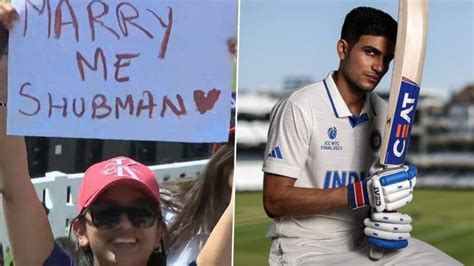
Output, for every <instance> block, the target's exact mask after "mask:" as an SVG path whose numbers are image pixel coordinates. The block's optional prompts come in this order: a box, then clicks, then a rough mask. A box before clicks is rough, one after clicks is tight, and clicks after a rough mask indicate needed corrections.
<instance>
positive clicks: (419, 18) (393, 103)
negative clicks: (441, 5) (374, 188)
mask: <svg viewBox="0 0 474 266" xmlns="http://www.w3.org/2000/svg"><path fill="white" fill-rule="evenodd" d="M427 33H428V0H400V3H399V9H398V29H397V42H396V46H395V61H394V64H393V66H394V67H393V75H392V82H391V85H390V96H389V103H388V110H387V112H388V113H387V122H386V125H385V133H384V136H383V139H382V145H381V149H380V164H381V165H382V166H384V167H385V168H389V167H396V166H400V165H402V164H403V163H404V162H405V156H406V153H407V150H408V144H409V142H410V134H411V130H412V126H413V122H414V118H415V112H416V105H417V103H418V96H419V91H420V84H421V79H422V76H423V64H424V61H425V48H426V40H427ZM382 256H383V250H382V249H379V248H377V247H374V246H373V247H372V249H371V251H370V257H371V258H373V259H379V258H381V257H382Z"/></svg>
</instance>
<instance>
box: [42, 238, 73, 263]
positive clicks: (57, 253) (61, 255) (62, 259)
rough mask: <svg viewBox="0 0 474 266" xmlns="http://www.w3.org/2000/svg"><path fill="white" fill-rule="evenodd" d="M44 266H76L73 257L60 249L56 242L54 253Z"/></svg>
mask: <svg viewBox="0 0 474 266" xmlns="http://www.w3.org/2000/svg"><path fill="white" fill-rule="evenodd" d="M43 265H44V266H57V265H64V266H68V265H69V266H74V263H73V261H72V259H71V257H70V256H69V255H68V254H67V253H66V252H65V251H64V250H63V249H62V248H61V247H60V246H58V244H56V242H55V243H54V249H53V252H51V255H49V257H48V259H47V260H46V261H45V262H44V264H43Z"/></svg>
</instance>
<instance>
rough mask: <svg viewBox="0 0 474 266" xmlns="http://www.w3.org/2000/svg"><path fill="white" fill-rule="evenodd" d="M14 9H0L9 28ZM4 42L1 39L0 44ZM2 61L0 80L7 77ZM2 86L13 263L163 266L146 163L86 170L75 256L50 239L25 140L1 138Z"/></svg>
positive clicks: (155, 190) (156, 203)
mask: <svg viewBox="0 0 474 266" xmlns="http://www.w3.org/2000/svg"><path fill="white" fill-rule="evenodd" d="M15 18H16V16H15V11H14V10H13V9H12V8H11V7H10V5H9V4H2V5H0V21H2V23H3V25H5V26H8V25H11V24H12V22H13V21H14V20H15ZM3 41H4V40H3ZM6 61H7V57H6V56H3V57H2V60H1V65H2V66H1V69H2V70H3V71H2V73H0V74H1V75H2V76H1V77H0V79H1V80H6V71H5V68H6ZM6 98H7V97H6V84H0V154H1V156H0V193H1V194H2V196H3V209H4V213H5V220H6V225H7V230H8V236H9V239H10V245H11V250H12V252H13V257H14V263H15V264H16V265H77V264H78V265H112V264H113V265H166V259H165V257H164V254H163V252H162V249H163V246H162V238H163V236H164V234H165V232H166V227H165V225H164V222H163V219H162V216H161V208H160V193H159V186H158V183H157V182H156V178H155V175H154V173H153V172H152V171H150V170H149V169H148V167H146V166H145V165H142V164H140V163H138V162H135V161H133V160H131V159H129V158H126V157H117V158H113V159H110V160H107V161H104V162H100V163H97V164H95V165H93V166H91V167H90V168H89V169H88V170H87V171H86V173H85V175H84V178H83V180H82V183H81V186H80V190H79V195H78V215H77V217H76V218H75V219H74V220H73V223H72V228H73V231H74V233H75V234H76V236H77V243H76V245H77V247H78V248H77V254H75V255H71V254H67V253H66V252H65V251H63V250H62V249H61V248H60V247H59V246H58V245H57V244H56V243H55V241H54V239H53V234H52V231H51V228H50V224H49V221H48V218H47V215H46V213H45V211H44V208H43V206H42V204H41V202H40V201H39V200H38V198H37V196H36V192H35V190H34V187H33V185H32V183H31V181H30V179H29V178H28V176H29V173H28V164H27V156H26V147H25V141H24V139H23V138H22V137H13V136H7V135H6V102H7V101H6Z"/></svg>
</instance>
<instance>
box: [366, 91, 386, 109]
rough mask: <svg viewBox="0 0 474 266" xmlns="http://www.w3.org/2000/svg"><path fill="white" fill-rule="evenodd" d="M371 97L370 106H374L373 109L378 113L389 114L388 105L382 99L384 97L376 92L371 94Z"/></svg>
mask: <svg viewBox="0 0 474 266" xmlns="http://www.w3.org/2000/svg"><path fill="white" fill-rule="evenodd" d="M369 97H370V104H371V105H372V107H373V108H374V110H375V111H376V112H377V113H386V112H387V108H388V104H387V102H386V101H385V100H384V99H382V97H380V96H379V95H378V94H377V93H375V92H369Z"/></svg>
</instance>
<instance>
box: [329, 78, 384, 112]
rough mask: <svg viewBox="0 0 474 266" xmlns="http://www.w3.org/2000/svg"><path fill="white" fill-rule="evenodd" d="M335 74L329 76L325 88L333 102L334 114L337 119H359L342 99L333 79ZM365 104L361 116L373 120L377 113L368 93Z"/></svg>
mask: <svg viewBox="0 0 474 266" xmlns="http://www.w3.org/2000/svg"><path fill="white" fill-rule="evenodd" d="M333 74H334V72H331V73H329V74H328V76H327V77H326V78H325V79H324V81H323V82H324V87H325V88H326V92H327V95H328V97H329V101H330V102H331V106H332V110H333V112H334V115H335V116H336V117H337V118H343V117H350V118H357V117H355V116H353V115H352V113H351V111H350V110H349V107H347V105H346V103H345V102H344V99H343V98H342V95H341V93H340V92H339V90H338V89H337V86H336V82H334V79H333V78H332V76H333ZM365 97H366V98H365V103H364V107H363V108H362V111H361V115H360V116H359V117H362V116H364V115H365V116H368V118H372V117H373V116H376V115H377V114H376V113H375V108H374V106H373V105H372V99H371V97H370V93H366V96H365Z"/></svg>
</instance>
